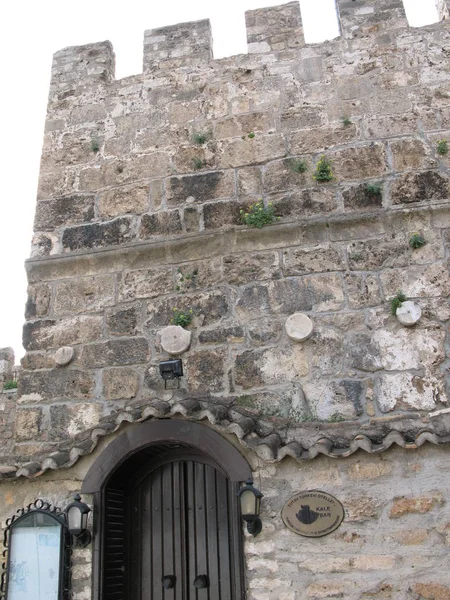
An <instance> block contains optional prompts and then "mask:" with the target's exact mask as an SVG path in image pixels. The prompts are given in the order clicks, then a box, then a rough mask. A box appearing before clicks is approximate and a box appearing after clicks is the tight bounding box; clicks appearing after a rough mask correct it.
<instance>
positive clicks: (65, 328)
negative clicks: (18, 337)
mask: <svg viewBox="0 0 450 600" xmlns="http://www.w3.org/2000/svg"><path fill="white" fill-rule="evenodd" d="M102 333H103V318H102V317H94V316H79V317H73V318H71V319H62V320H61V321H52V320H41V321H33V322H28V323H26V324H25V325H24V328H23V345H24V348H25V349H26V350H30V351H31V350H43V349H49V348H58V347H60V346H70V345H72V344H82V343H85V342H90V341H92V340H97V339H99V338H100V337H102Z"/></svg>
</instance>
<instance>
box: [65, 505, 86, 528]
mask: <svg viewBox="0 0 450 600" xmlns="http://www.w3.org/2000/svg"><path fill="white" fill-rule="evenodd" d="M67 524H68V527H69V531H70V532H71V533H75V534H76V533H81V531H82V530H83V515H82V513H81V511H80V509H79V508H78V506H71V507H70V508H69V510H68V511H67Z"/></svg>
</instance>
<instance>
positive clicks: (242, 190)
mask: <svg viewBox="0 0 450 600" xmlns="http://www.w3.org/2000/svg"><path fill="white" fill-rule="evenodd" d="M261 180H262V175H261V169H260V168H258V167H244V168H243V169H239V170H238V193H239V195H242V196H248V195H260V194H261V193H262V184H261Z"/></svg>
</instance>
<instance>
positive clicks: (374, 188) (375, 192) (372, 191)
mask: <svg viewBox="0 0 450 600" xmlns="http://www.w3.org/2000/svg"><path fill="white" fill-rule="evenodd" d="M366 192H367V193H368V194H369V195H370V196H374V197H375V198H380V197H381V196H382V195H383V193H382V191H381V183H366Z"/></svg>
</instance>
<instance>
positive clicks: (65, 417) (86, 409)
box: [50, 403, 103, 440]
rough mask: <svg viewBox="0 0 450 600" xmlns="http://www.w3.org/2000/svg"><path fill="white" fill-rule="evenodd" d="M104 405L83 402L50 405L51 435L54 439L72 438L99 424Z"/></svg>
mask: <svg viewBox="0 0 450 600" xmlns="http://www.w3.org/2000/svg"><path fill="white" fill-rule="evenodd" d="M102 415H103V405H101V404H94V403H89V404H88V403H81V404H76V405H70V404H56V405H54V406H50V435H51V438H52V439H53V440H64V439H70V438H73V437H74V436H76V435H77V434H78V433H81V432H83V431H86V430H87V429H90V428H91V427H94V426H95V425H97V424H98V423H99V421H100V418H101V417H102Z"/></svg>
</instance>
